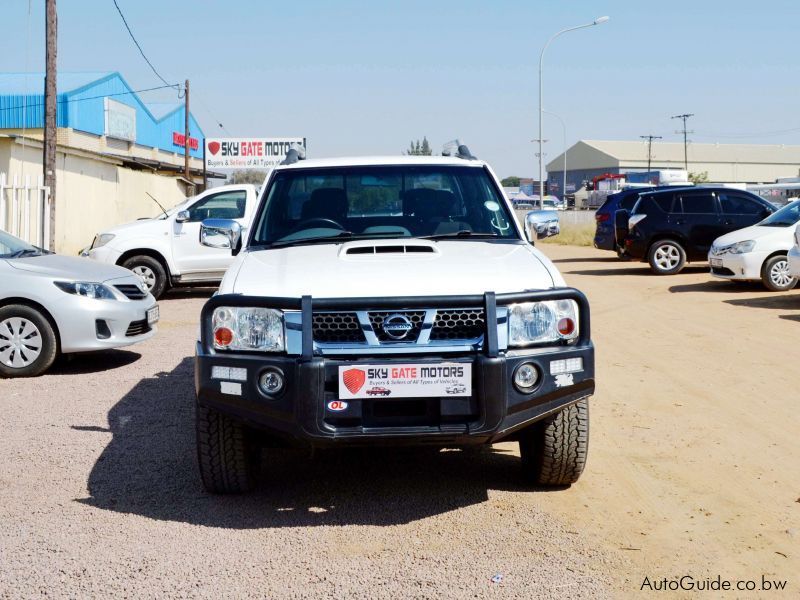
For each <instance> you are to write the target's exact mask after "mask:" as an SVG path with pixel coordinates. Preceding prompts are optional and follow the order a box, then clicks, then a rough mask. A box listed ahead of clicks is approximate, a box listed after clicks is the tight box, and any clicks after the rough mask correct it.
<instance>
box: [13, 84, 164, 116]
mask: <svg viewBox="0 0 800 600" xmlns="http://www.w3.org/2000/svg"><path fill="white" fill-rule="evenodd" d="M177 85H178V84H177V83H173V84H167V85H160V86H158V87H151V88H146V89H143V90H131V91H130V92H117V93H115V94H102V95H100V96H87V97H86V98H72V99H70V100H59V101H58V103H59V104H70V103H72V102H85V101H87V100H97V99H98V98H111V97H113V96H127V95H128V94H142V93H144V92H153V91H155V90H163V89H165V88H173V89H174V88H175V86H177ZM37 106H44V102H38V103H36V104H28V103H26V102H23V103H22V104H19V105H17V106H3V107H0V111H2V110H19V109H20V108H35V107H37Z"/></svg>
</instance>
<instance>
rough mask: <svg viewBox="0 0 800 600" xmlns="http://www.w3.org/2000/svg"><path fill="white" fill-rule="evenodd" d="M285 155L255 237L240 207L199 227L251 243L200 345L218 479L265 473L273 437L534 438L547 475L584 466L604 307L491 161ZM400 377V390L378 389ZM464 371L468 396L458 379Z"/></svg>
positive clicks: (202, 449)
mask: <svg viewBox="0 0 800 600" xmlns="http://www.w3.org/2000/svg"><path fill="white" fill-rule="evenodd" d="M287 162H288V164H284V165H281V166H278V167H276V168H275V169H274V170H273V171H272V173H271V176H270V179H269V181H268V182H267V184H266V185H265V188H264V190H263V191H262V197H263V198H269V201H268V202H265V201H262V202H260V203H259V205H258V207H259V208H258V210H257V214H256V215H255V219H254V221H253V227H252V228H251V229H250V232H249V234H248V235H247V236H246V238H245V239H244V240H243V239H242V238H241V232H240V229H241V227H240V225H239V224H238V223H237V222H235V221H232V220H222V219H209V220H207V221H205V222H204V223H203V225H202V228H201V239H202V240H204V243H207V244H213V245H214V246H215V247H217V248H220V249H223V248H224V249H227V250H228V251H229V252H232V253H233V254H235V255H237V256H236V259H235V261H234V263H233V264H232V265H231V267H230V268H229V269H228V272H227V273H226V275H225V278H224V279H223V281H222V284H221V285H220V290H219V293H218V294H217V295H215V296H214V297H212V298H211V299H210V300H209V301H208V302H207V303H206V304H205V306H204V307H203V310H202V314H201V327H200V340H199V342H198V344H197V346H196V352H197V354H196V360H195V380H194V381H195V388H196V393H197V411H196V419H197V444H198V459H199V465H200V469H199V470H200V474H201V477H202V481H203V484H204V486H205V487H206V489H208V490H209V491H212V492H219V493H229V492H241V491H245V490H248V489H250V488H251V487H252V486H253V485H254V483H255V478H256V477H257V476H258V474H259V470H258V468H257V466H258V460H259V458H260V457H261V454H259V452H258V451H257V450H259V449H260V448H262V447H269V446H270V444H273V443H274V442H273V438H275V437H278V438H281V439H282V440H283V441H284V442H289V443H294V444H297V445H300V446H306V447H320V446H335V447H345V446H348V445H361V446H364V445H372V446H374V445H391V444H397V443H400V444H406V445H409V444H425V445H439V446H448V447H463V446H475V445H485V444H492V443H495V442H500V441H504V440H505V441H508V440H518V441H519V445H520V453H521V457H522V466H523V472H524V473H525V475H526V476H527V478H528V479H529V480H530V481H531V482H533V483H534V484H535V485H556V486H561V485H568V484H571V483H574V482H575V481H577V479H578V477H579V476H580V474H581V472H582V470H583V467H584V464H585V461H586V453H587V450H588V412H587V410H588V409H587V404H588V398H589V396H591V394H592V393H593V392H594V349H593V345H592V342H591V339H590V335H589V305H588V302H587V300H586V297H585V296H584V295H583V294H581V293H580V292H579V291H577V290H574V289H571V288H568V287H566V284H565V283H564V279H563V278H562V276H561V274H560V273H559V272H558V270H557V268H556V267H555V265H553V263H552V262H551V261H550V260H548V259H547V258H546V257H545V256H544V255H543V254H542V253H541V252H539V251H538V250H537V249H536V248H535V247H532V246H531V244H530V242H529V240H533V239H535V238H536V232H535V231H534V230H533V229H532V228H531V227H530V223H529V222H528V223H526V227H525V228H523V227H520V225H519V223H518V222H517V220H516V219H515V217H514V213H513V212H512V209H511V205H510V203H509V202H508V200H507V199H506V198H505V197H504V195H503V193H502V191H501V190H502V188H501V186H500V182H499V181H498V179H497V177H496V176H495V175H494V173H493V172H492V171H491V169H490V168H489V166H488V165H487V164H486V163H484V162H482V161H479V160H477V159H475V158H474V157H473V156H472V155H471V154H470V153H469V151H468V150H466V149H463V151H462V149H459V155H458V156H404V157H397V158H385V157H374V158H373V157H369V158H360V159H347V158H342V159H332V160H313V161H311V160H309V161H299V162H289V159H288V158H287ZM307 192H310V195H305V194H306V193H307ZM526 238H527V239H526ZM387 315H390V316H391V318H386V317H387ZM389 325H390V326H391V328H390V327H389ZM395 367H396V369H395ZM392 373H394V375H392ZM398 378H399V379H401V380H402V381H401V382H400V383H401V384H402V386H401V387H400V388H398V389H402V395H401V394H400V393H396V394H393V395H392V396H391V397H392V400H391V401H387V399H386V398H381V397H373V396H371V395H370V394H368V391H369V390H372V389H374V386H381V387H386V388H389V389H391V385H394V383H392V384H391V385H387V384H385V383H384V382H385V381H386V380H387V379H391V380H393V379H398ZM450 385H463V386H464V387H465V388H466V393H464V394H463V395H455V394H452V395H447V392H446V391H445V389H444V388H445V387H447V386H450ZM332 399H335V401H339V402H340V404H336V410H335V411H334V410H331V408H330V406H329V403H330V402H332ZM343 404H345V405H346V406H343ZM276 483H279V482H276Z"/></svg>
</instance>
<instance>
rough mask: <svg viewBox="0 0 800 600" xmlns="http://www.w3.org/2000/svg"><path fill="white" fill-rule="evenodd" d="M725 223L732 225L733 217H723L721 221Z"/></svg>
mask: <svg viewBox="0 0 800 600" xmlns="http://www.w3.org/2000/svg"><path fill="white" fill-rule="evenodd" d="M722 222H723V223H724V224H725V225H733V219H725V220H723V221H722Z"/></svg>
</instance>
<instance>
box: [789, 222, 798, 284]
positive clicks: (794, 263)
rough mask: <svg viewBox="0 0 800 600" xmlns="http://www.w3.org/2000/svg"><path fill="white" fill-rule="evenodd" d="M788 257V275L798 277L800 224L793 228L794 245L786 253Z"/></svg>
mask: <svg viewBox="0 0 800 600" xmlns="http://www.w3.org/2000/svg"><path fill="white" fill-rule="evenodd" d="M787 256H788V259H789V275H791V276H792V277H794V278H795V279H800V225H798V226H797V228H796V229H795V230H794V246H792V247H791V249H790V250H789V254H788V255H787Z"/></svg>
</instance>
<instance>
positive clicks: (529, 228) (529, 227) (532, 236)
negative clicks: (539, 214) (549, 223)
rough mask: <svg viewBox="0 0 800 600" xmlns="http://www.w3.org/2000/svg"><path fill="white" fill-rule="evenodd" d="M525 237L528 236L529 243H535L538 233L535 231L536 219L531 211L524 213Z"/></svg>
mask: <svg viewBox="0 0 800 600" xmlns="http://www.w3.org/2000/svg"><path fill="white" fill-rule="evenodd" d="M525 237H526V238H528V241H529V242H530V243H531V244H533V245H534V246H535V245H536V240H537V238H538V235H537V233H536V219H535V217H534V215H533V213H528V214H526V215H525Z"/></svg>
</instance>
